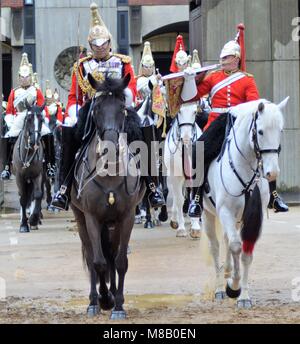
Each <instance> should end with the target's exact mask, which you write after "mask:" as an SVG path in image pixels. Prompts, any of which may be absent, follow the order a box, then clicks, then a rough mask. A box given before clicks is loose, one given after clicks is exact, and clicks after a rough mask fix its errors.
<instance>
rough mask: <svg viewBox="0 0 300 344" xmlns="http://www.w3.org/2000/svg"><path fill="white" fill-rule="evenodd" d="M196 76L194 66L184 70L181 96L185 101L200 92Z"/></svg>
mask: <svg viewBox="0 0 300 344" xmlns="http://www.w3.org/2000/svg"><path fill="white" fill-rule="evenodd" d="M195 76H196V72H195V71H194V69H193V68H191V67H187V68H186V69H185V70H184V85H183V88H182V92H181V98H182V100H183V101H184V102H186V101H188V100H190V99H193V98H194V97H196V95H197V93H198V92H197V86H196V81H195Z"/></svg>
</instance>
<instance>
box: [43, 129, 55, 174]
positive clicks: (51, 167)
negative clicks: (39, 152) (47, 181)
mask: <svg viewBox="0 0 300 344" xmlns="http://www.w3.org/2000/svg"><path fill="white" fill-rule="evenodd" d="M42 142H43V145H44V150H45V163H46V166H47V176H48V177H49V178H54V177H55V172H56V166H55V148H54V136H53V135H52V134H48V135H45V136H43V137H42Z"/></svg>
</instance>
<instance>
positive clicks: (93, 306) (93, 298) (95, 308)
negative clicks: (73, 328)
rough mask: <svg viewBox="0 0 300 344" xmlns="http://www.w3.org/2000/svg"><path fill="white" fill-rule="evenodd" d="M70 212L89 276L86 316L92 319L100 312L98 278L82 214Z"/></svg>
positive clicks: (74, 209) (77, 211)
mask: <svg viewBox="0 0 300 344" xmlns="http://www.w3.org/2000/svg"><path fill="white" fill-rule="evenodd" d="M72 210H73V213H74V216H75V220H76V223H77V225H78V229H79V237H80V239H81V244H82V255H83V259H85V262H86V265H87V267H88V270H89V274H90V295H89V299H90V304H89V306H88V308H87V315H88V316H89V317H93V316H96V315H98V314H99V312H100V308H99V303H98V297H99V295H98V292H97V281H98V276H97V272H96V270H95V268H94V264H93V248H92V245H91V242H90V239H89V236H88V233H87V228H86V224H85V217H84V213H83V212H81V211H80V210H79V209H77V208H76V207H74V206H73V207H72Z"/></svg>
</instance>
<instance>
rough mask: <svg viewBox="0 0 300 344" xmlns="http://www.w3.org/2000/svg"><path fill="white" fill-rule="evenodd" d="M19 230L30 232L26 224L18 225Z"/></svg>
mask: <svg viewBox="0 0 300 344" xmlns="http://www.w3.org/2000/svg"><path fill="white" fill-rule="evenodd" d="M19 232H20V233H29V232H30V229H29V226H28V225H22V226H20V230H19Z"/></svg>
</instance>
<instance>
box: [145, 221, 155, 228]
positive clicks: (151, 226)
mask: <svg viewBox="0 0 300 344" xmlns="http://www.w3.org/2000/svg"><path fill="white" fill-rule="evenodd" d="M144 228H147V229H153V228H154V225H153V222H152V221H146V222H145V224H144Z"/></svg>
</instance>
